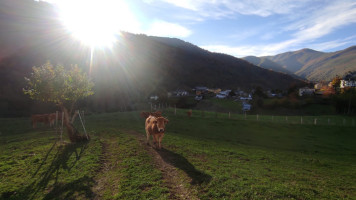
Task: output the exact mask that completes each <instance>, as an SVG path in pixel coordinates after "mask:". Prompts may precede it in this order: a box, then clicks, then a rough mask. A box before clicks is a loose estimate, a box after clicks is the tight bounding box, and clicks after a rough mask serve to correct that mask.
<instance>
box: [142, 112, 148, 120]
mask: <svg viewBox="0 0 356 200" xmlns="http://www.w3.org/2000/svg"><path fill="white" fill-rule="evenodd" d="M150 115H151V113H150V112H141V114H140V116H141V117H142V118H144V119H147V118H148V117H149V116H150Z"/></svg>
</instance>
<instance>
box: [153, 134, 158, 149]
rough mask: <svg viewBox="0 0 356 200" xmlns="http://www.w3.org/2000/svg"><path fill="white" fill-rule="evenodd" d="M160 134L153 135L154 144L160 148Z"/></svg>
mask: <svg viewBox="0 0 356 200" xmlns="http://www.w3.org/2000/svg"><path fill="white" fill-rule="evenodd" d="M157 143H158V134H154V135H153V144H154V146H155V148H158V144H157Z"/></svg>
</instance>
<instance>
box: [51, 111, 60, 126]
mask: <svg viewBox="0 0 356 200" xmlns="http://www.w3.org/2000/svg"><path fill="white" fill-rule="evenodd" d="M48 120H49V125H50V127H53V126H54V123H55V121H56V113H51V114H49V115H48ZM57 120H58V121H62V112H58V118H57Z"/></svg>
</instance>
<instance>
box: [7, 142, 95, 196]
mask: <svg viewBox="0 0 356 200" xmlns="http://www.w3.org/2000/svg"><path fill="white" fill-rule="evenodd" d="M56 143H57V141H56V142H55V143H54V144H53V145H52V147H51V148H50V149H49V150H48V152H47V153H46V155H45V157H44V158H43V161H42V162H41V164H40V165H39V167H38V168H37V170H36V172H35V173H34V175H33V176H32V183H30V184H29V185H28V186H27V187H25V188H24V189H23V190H22V191H20V192H19V193H18V194H16V195H14V196H11V199H37V198H39V197H37V196H36V195H37V194H38V193H43V192H45V193H46V190H50V191H49V193H48V194H47V195H46V196H45V199H58V198H60V199H72V198H73V197H71V196H70V195H73V194H74V193H84V194H85V196H86V197H91V196H93V192H92V191H91V186H92V185H93V183H94V180H93V179H91V178H89V177H86V176H84V177H80V175H79V177H80V178H79V179H76V180H73V181H71V182H68V183H65V184H63V183H58V178H59V174H60V173H61V172H60V171H64V170H65V171H68V172H69V171H70V170H71V169H72V168H73V167H74V166H75V165H76V163H77V161H78V160H79V159H80V158H81V156H82V155H83V153H84V151H85V149H86V148H87V146H88V142H80V143H73V144H72V143H71V144H66V145H63V146H59V147H57V148H55V147H56ZM52 151H56V152H53V153H54V155H53V156H49V155H50V154H51V152H52ZM53 153H52V154H53ZM73 154H74V155H75V158H74V160H73V159H70V158H71V157H72V155H73ZM49 159H52V160H49ZM46 162H51V164H50V165H46V164H45V163H46ZM73 176H77V175H76V174H74V175H73ZM73 179H74V177H73ZM53 181H54V182H53Z"/></svg>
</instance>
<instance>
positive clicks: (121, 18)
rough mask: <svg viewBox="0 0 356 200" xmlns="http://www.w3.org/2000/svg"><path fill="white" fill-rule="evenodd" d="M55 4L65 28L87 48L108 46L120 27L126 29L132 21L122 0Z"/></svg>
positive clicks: (63, 1) (86, 0) (70, 0)
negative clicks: (88, 46) (87, 46)
mask: <svg viewBox="0 0 356 200" xmlns="http://www.w3.org/2000/svg"><path fill="white" fill-rule="evenodd" d="M57 5H58V8H59V17H60V20H61V21H62V22H63V24H64V25H65V27H66V28H67V30H68V31H69V32H70V33H71V34H72V35H73V36H74V37H76V38H77V39H79V40H81V41H82V42H83V43H85V44H86V45H90V46H91V47H107V46H111V45H112V44H114V43H115V41H116V40H117V35H118V34H119V32H120V31H121V30H125V31H126V30H130V29H132V26H134V25H135V24H136V21H135V20H134V16H133V13H132V12H131V11H130V9H129V7H128V5H127V4H126V3H125V2H124V1H122V0H62V1H58V2H57Z"/></svg>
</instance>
